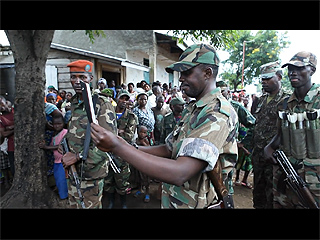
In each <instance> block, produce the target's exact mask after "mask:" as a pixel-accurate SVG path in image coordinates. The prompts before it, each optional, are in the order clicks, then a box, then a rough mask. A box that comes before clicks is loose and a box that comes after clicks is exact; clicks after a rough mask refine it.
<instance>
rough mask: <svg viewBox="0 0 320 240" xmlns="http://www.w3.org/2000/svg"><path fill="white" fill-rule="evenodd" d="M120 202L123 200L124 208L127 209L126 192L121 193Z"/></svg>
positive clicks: (122, 205)
mask: <svg viewBox="0 0 320 240" xmlns="http://www.w3.org/2000/svg"><path fill="white" fill-rule="evenodd" d="M120 202H121V207H122V209H127V208H128V207H127V196H126V194H124V195H120Z"/></svg>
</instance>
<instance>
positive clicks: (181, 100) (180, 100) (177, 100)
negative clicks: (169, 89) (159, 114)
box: [170, 96, 186, 105]
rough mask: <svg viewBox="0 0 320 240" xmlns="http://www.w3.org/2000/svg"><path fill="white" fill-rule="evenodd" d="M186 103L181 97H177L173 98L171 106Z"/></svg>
mask: <svg viewBox="0 0 320 240" xmlns="http://www.w3.org/2000/svg"><path fill="white" fill-rule="evenodd" d="M185 103H186V102H185V101H184V100H183V99H182V98H181V97H179V96H178V97H175V98H172V99H171V101H170V104H171V105H177V104H185Z"/></svg>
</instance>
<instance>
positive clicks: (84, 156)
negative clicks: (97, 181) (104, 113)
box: [82, 94, 98, 161]
mask: <svg viewBox="0 0 320 240" xmlns="http://www.w3.org/2000/svg"><path fill="white" fill-rule="evenodd" d="M97 100H98V94H94V95H93V96H92V103H93V109H94V111H95V113H96V104H97ZM90 140H91V125H90V123H89V122H88V124H87V128H86V137H85V139H84V146H83V152H82V160H83V161H85V160H86V159H87V157H88V152H89V146H90Z"/></svg>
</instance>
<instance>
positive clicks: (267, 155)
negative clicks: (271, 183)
mask: <svg viewBox="0 0 320 240" xmlns="http://www.w3.org/2000/svg"><path fill="white" fill-rule="evenodd" d="M273 152H274V150H273V149H272V148H271V147H270V146H266V147H265V148H264V149H263V153H264V158H265V159H266V160H267V161H269V162H270V163H271V164H273V165H276V164H278V162H277V160H276V159H275V158H274V157H273Z"/></svg>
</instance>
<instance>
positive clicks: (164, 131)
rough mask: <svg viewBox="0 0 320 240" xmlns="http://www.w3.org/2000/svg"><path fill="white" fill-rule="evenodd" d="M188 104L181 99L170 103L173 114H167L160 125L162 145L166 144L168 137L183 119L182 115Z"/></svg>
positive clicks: (175, 99)
mask: <svg viewBox="0 0 320 240" xmlns="http://www.w3.org/2000/svg"><path fill="white" fill-rule="evenodd" d="M185 103H186V102H185V101H184V100H183V99H182V98H181V97H176V98H173V99H171V101H170V109H171V112H170V113H167V114H166V115H165V116H164V118H163V119H162V121H161V124H160V126H161V127H160V131H161V134H160V143H165V139H166V137H167V136H168V135H169V133H171V132H172V130H173V129H174V127H175V126H176V125H177V123H178V121H179V120H180V118H181V113H182V111H183V109H184V104H185Z"/></svg>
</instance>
